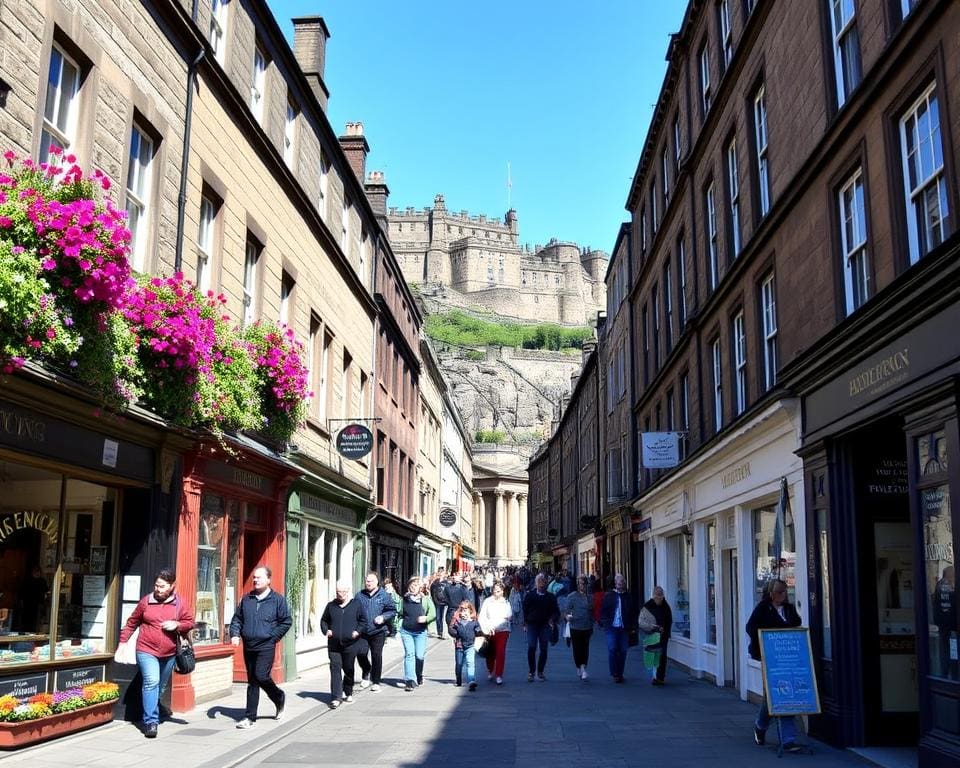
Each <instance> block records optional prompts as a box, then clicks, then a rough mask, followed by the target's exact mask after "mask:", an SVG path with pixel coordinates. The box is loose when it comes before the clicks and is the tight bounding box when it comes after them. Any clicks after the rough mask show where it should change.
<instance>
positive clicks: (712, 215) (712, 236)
mask: <svg viewBox="0 0 960 768" xmlns="http://www.w3.org/2000/svg"><path fill="white" fill-rule="evenodd" d="M707 259H708V261H709V263H710V290H711V291H712V290H715V289H716V287H717V284H718V283H719V282H720V264H719V262H718V254H717V201H716V196H715V195H714V191H713V182H710V186H709V187H707Z"/></svg>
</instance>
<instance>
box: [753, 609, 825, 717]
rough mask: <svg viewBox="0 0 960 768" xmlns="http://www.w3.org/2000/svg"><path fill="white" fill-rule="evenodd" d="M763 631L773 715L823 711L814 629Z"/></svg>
mask: <svg viewBox="0 0 960 768" xmlns="http://www.w3.org/2000/svg"><path fill="white" fill-rule="evenodd" d="M759 634H760V664H761V668H762V670H763V690H764V693H765V695H766V697H767V708H768V709H769V710H770V714H771V715H818V714H820V693H819V691H818V690H817V676H816V674H815V673H814V668H813V650H812V647H811V645H810V630H809V629H807V628H805V627H795V628H790V629H761V630H760V633H759Z"/></svg>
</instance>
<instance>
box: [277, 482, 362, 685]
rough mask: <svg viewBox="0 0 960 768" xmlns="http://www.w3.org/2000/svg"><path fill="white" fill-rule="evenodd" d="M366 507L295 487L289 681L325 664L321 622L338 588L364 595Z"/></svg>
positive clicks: (345, 496)
mask: <svg viewBox="0 0 960 768" xmlns="http://www.w3.org/2000/svg"><path fill="white" fill-rule="evenodd" d="M321 494H322V495H321ZM334 497H335V498H334ZM348 502H349V503H348ZM368 504H369V501H367V500H366V499H364V498H363V497H361V496H358V495H356V494H353V493H351V492H349V491H346V490H345V489H341V488H333V487H330V485H329V484H324V485H320V484H319V483H314V482H310V481H309V480H306V481H303V482H302V483H298V484H297V485H296V486H295V487H294V490H293V492H292V493H291V494H290V499H289V503H288V508H287V600H288V601H289V603H290V610H291V611H292V612H293V631H292V632H290V633H289V635H288V637H287V638H285V651H286V655H285V664H284V666H285V668H286V675H287V679H293V678H294V677H295V676H296V675H297V674H298V673H300V672H303V671H304V670H306V669H311V668H313V667H317V666H320V665H321V664H326V663H327V654H326V647H327V641H326V637H325V636H324V635H323V633H322V632H321V630H320V617H321V616H322V615H323V609H324V608H325V607H326V605H327V603H329V602H330V601H331V600H333V599H334V597H335V596H336V584H337V582H339V581H342V582H346V583H347V584H349V585H350V588H351V590H352V591H353V592H357V591H359V590H361V589H363V579H364V573H363V530H362V528H361V523H362V521H363V519H364V514H365V512H366V505H368Z"/></svg>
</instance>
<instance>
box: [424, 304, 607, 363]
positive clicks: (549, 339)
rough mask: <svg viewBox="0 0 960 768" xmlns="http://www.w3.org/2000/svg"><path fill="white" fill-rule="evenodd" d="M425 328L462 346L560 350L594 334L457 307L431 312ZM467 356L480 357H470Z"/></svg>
mask: <svg viewBox="0 0 960 768" xmlns="http://www.w3.org/2000/svg"><path fill="white" fill-rule="evenodd" d="M425 329H426V332H427V335H428V336H429V337H430V338H431V339H435V340H437V341H441V342H445V343H447V344H456V345H459V346H468V347H476V346H500V347H523V348H524V349H549V350H561V349H569V348H575V349H579V348H581V347H582V346H583V342H584V341H586V340H587V339H590V338H592V337H593V329H592V328H586V327H580V328H564V327H563V326H560V325H556V324H555V323H539V324H537V325H524V324H522V323H510V322H504V323H495V322H491V321H488V320H481V319H480V318H477V317H472V316H471V315H468V314H467V313H465V312H461V311H459V310H454V311H452V312H447V313H443V314H433V315H428V316H427V320H426V324H425ZM467 356H468V359H479V358H472V357H470V353H468V354H467Z"/></svg>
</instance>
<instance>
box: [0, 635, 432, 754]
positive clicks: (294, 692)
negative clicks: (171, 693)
mask: <svg viewBox="0 0 960 768" xmlns="http://www.w3.org/2000/svg"><path fill="white" fill-rule="evenodd" d="M449 642H450V641H449V640H444V641H443V642H442V643H441V642H440V641H439V640H435V639H433V638H432V637H431V638H430V639H429V640H428V643H427V646H428V652H429V649H430V648H433V647H434V646H436V645H443V646H446V645H447V643H449ZM402 662H403V647H402V646H401V643H400V638H399V636H398V637H396V638H393V639H390V640H388V641H387V644H386V645H385V646H384V650H383V674H384V680H385V683H386V685H384V686H383V688H384V689H386V688H387V687H388V686H389V685H390V683H391V682H394V681H393V677H395V676H399V677H402V673H400V672H399V671H397V672H396V673H395V672H394V670H399V667H400V665H401V664H402ZM359 677H360V671H359V668H358V669H357V679H358V681H359ZM280 687H281V688H282V689H283V690H284V691H285V692H286V694H287V704H286V708H285V710H284V717H283V720H281V721H280V722H276V721H275V720H274V719H273V709H274V708H273V704H271V703H270V700H269V699H268V698H267V697H266V696H265V695H264V694H262V693H261V695H260V719H259V720H257V725H256V727H255V728H253V729H251V730H247V731H240V730H237V728H236V724H237V721H239V720H240V719H241V718H242V717H243V710H244V706H245V702H246V690H247V687H246V684H245V683H238V684H235V685H234V686H233V690H232V691H231V693H230V695H229V696H227V697H224V698H220V699H217V700H216V701H211V702H206V703H204V704H201V705H199V706H197V707H196V708H195V709H194V710H193V711H191V712H187V713H177V714H175V715H174V716H173V719H172V720H170V721H168V722H164V723H162V724H161V725H160V734H159V736H158V738H156V739H147V738H145V737H144V736H143V734H142V733H141V731H140V729H139V727H138V726H137V724H135V723H128V722H124V721H119V720H115V721H114V722H113V723H110V724H109V725H103V726H99V727H96V728H93V729H91V730H89V731H84V732H82V733H78V734H75V735H72V736H65V737H63V738H60V739H56V740H54V741H51V742H47V743H45V744H38V745H36V746H34V747H28V748H26V749H21V750H17V751H16V752H0V766H3V768H8V766H9V768H13V766H19V765H30V766H31V768H37V766H44V768H46V766H50V767H51V768H60V767H61V766H64V767H65V766H70V767H71V768H103V766H104V764H105V759H108V760H109V762H108V763H107V764H110V765H123V766H124V767H125V768H126V767H127V766H134V765H143V766H147V765H156V764H159V761H160V760H163V761H164V762H169V761H171V760H173V761H175V763H176V766H177V768H194V767H195V766H200V765H204V764H206V763H209V764H210V765H211V766H219V767H220V768H225V767H226V766H228V765H233V764H236V763H237V762H239V761H241V760H243V759H244V758H245V757H247V756H248V755H250V754H251V753H252V752H254V751H256V750H258V749H261V748H262V747H263V746H264V745H265V744H269V743H273V742H274V741H276V740H277V739H282V738H283V737H284V736H285V735H286V734H288V733H291V732H293V731H295V730H297V729H298V728H301V727H303V725H304V724H305V723H309V722H312V721H313V720H314V719H315V718H316V717H318V716H320V715H324V714H327V713H330V714H333V710H331V709H330V708H329V706H328V704H329V702H330V672H329V669H328V667H327V666H326V665H324V666H322V667H317V668H315V669H311V670H307V671H306V672H305V673H304V674H303V675H302V676H301V677H300V678H298V679H297V680H293V681H291V682H288V683H284V684H283V685H281V686H280ZM385 693H386V691H385V690H384V691H381V692H380V693H376V694H374V693H370V691H369V689H368V690H364V691H361V690H360V688H359V686H358V687H357V690H356V691H355V693H354V695H355V698H357V699H359V698H360V697H361V696H362V697H369V698H373V697H377V696H383V695H384V694H385ZM208 737H212V738H208ZM228 756H229V759H228Z"/></svg>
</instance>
